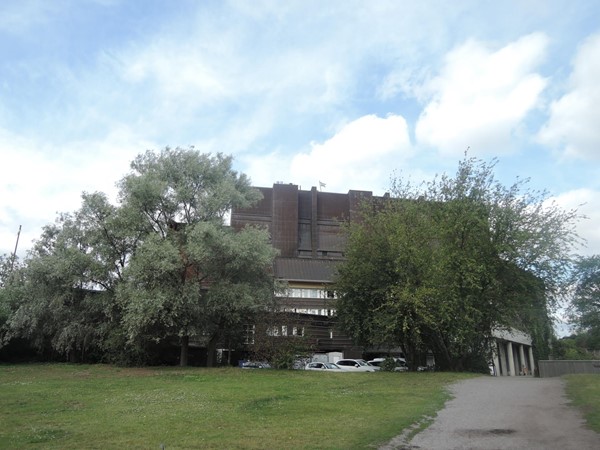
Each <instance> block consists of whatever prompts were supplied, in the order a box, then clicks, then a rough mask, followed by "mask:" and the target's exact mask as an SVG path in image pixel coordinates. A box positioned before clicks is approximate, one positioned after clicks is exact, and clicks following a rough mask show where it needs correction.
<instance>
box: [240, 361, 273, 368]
mask: <svg viewBox="0 0 600 450" xmlns="http://www.w3.org/2000/svg"><path fill="white" fill-rule="evenodd" d="M240 367H241V368H242V369H270V368H271V365H270V364H269V363H268V362H264V361H243V362H242V363H241V365H240Z"/></svg>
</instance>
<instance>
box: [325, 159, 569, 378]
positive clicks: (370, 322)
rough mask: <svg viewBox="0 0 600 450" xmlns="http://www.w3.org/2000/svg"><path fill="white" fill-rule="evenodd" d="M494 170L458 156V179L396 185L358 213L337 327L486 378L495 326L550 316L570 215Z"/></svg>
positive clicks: (565, 262)
mask: <svg viewBox="0 0 600 450" xmlns="http://www.w3.org/2000/svg"><path fill="white" fill-rule="evenodd" d="M494 165H495V161H493V162H492V163H485V162H482V161H480V160H477V159H474V158H468V157H465V158H464V159H463V160H462V161H461V162H460V163H459V167H458V171H457V173H456V176H455V177H450V176H447V175H443V176H441V177H436V178H435V179H434V180H433V181H432V182H430V183H425V184H423V185H421V186H419V187H414V186H412V185H411V184H410V183H405V182H403V181H402V180H398V179H397V180H394V183H393V186H392V194H393V195H392V197H391V198H390V199H389V200H385V199H384V200H383V201H382V202H381V203H380V204H375V205H373V204H370V205H365V207H364V210H363V218H362V220H361V221H359V222H357V223H354V224H351V225H350V226H349V228H348V247H347V249H346V256H347V261H346V262H345V264H343V265H342V267H341V269H340V270H339V276H338V279H337V282H336V289H337V291H338V294H339V297H340V298H339V300H338V305H337V311H338V315H339V319H340V322H341V324H342V326H343V327H344V329H345V330H346V331H347V332H348V333H349V334H350V335H351V336H353V337H354V338H355V339H356V340H357V341H358V342H360V343H363V344H382V343H388V344H390V343H391V344H396V345H402V346H403V347H404V350H405V352H406V353H407V354H408V356H409V358H412V359H413V361H412V363H413V365H415V364H417V363H419V362H420V361H418V355H419V353H422V352H423V351H424V350H426V349H428V350H430V351H433V353H434V355H435V357H436V364H437V365H439V366H441V367H442V368H448V369H453V370H463V369H466V368H471V369H473V368H481V369H482V370H483V368H484V367H486V366H487V362H486V360H489V359H488V358H489V349H490V346H489V341H490V339H491V337H492V330H493V328H494V327H501V326H514V325H515V324H518V323H519V321H520V319H519V318H520V317H523V316H524V314H525V312H531V310H532V308H534V309H535V310H536V313H537V314H538V316H539V317H540V318H543V317H547V310H546V306H547V305H550V306H552V305H554V304H555V302H556V299H557V298H558V297H559V296H560V295H561V293H562V292H563V288H564V285H565V281H566V277H565V276H564V271H565V269H566V268H568V266H569V264H570V250H571V248H572V247H573V246H574V245H575V244H576V243H577V242H578V238H577V235H576V234H575V232H574V230H573V222H574V221H575V220H576V219H577V217H578V216H577V213H576V211H563V210H561V209H560V208H559V207H558V206H556V205H555V204H549V203H548V202H547V194H546V193H543V192H542V193H540V192H535V191H530V190H524V187H525V183H526V182H525V181H517V182H516V183H515V184H514V185H512V186H510V187H508V188H506V187H504V186H503V185H501V184H500V183H499V182H498V181H496V180H495V178H494V175H493V168H494ZM540 297H542V298H543V299H544V301H543V302H542V304H541V305H540V304H539V299H540ZM534 299H535V301H534ZM521 322H522V321H521Z"/></svg>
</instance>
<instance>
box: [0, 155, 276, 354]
mask: <svg viewBox="0 0 600 450" xmlns="http://www.w3.org/2000/svg"><path fill="white" fill-rule="evenodd" d="M231 165H232V159H231V157H226V156H223V155H221V154H218V155H216V156H211V155H203V154H200V153H199V152H197V151H195V150H194V149H193V148H192V149H174V150H172V149H169V148H167V149H165V150H163V151H161V152H158V153H156V152H152V151H148V152H146V153H144V154H142V155H139V156H138V157H137V158H136V159H135V160H134V161H133V162H132V164H131V169H132V170H131V172H130V173H129V174H127V175H126V176H125V177H124V178H123V179H122V180H121V181H120V183H119V186H120V191H119V199H118V203H117V205H113V204H111V203H110V202H109V201H108V199H107V197H106V196H105V195H104V194H102V193H93V194H87V193H84V194H83V195H82V206H81V208H80V209H79V210H77V211H75V212H73V213H65V214H61V215H60V216H59V217H58V219H57V221H56V223H54V224H51V225H48V226H46V227H45V228H44V231H43V233H42V236H41V237H40V239H38V241H37V242H36V244H35V246H34V248H33V249H32V251H31V252H30V254H29V255H28V256H27V258H26V260H25V261H24V263H23V264H22V267H20V268H18V269H16V270H15V271H14V274H13V275H11V277H10V278H11V280H14V282H11V283H10V285H7V286H6V288H5V289H2V291H1V292H0V300H1V301H0V321H4V322H5V323H4V325H3V326H2V329H0V331H1V332H2V336H1V337H2V342H3V343H6V342H8V341H10V340H11V339H18V338H24V339H27V340H28V341H30V342H31V343H32V344H33V345H34V346H35V347H36V348H37V349H38V350H39V351H40V352H45V353H46V354H49V353H51V354H53V355H57V356H58V357H61V358H69V359H73V360H74V359H77V360H100V359H101V360H105V361H109V362H118V363H126V364H132V363H133V364H139V363H146V362H148V361H156V360H155V359H153V355H152V352H153V351H155V350H156V348H157V346H159V345H163V344H165V343H170V342H171V340H173V339H179V340H180V343H181V354H180V362H181V363H182V364H186V363H187V349H188V342H189V339H190V337H192V338H195V339H197V340H200V341H203V342H204V341H206V342H205V343H206V344H207V345H209V347H211V348H213V349H214V346H215V345H216V342H217V339H218V338H219V336H220V335H221V334H222V333H223V330H224V329H225V328H228V329H235V327H236V326H239V327H240V328H241V325H240V323H241V322H243V321H244V320H245V318H246V315H247V314H249V313H250V312H252V311H253V310H255V309H259V308H261V307H263V306H264V305H265V304H268V303H269V302H272V301H273V280H272V275H271V271H272V262H273V258H274V256H275V254H274V250H273V249H272V247H271V245H270V243H269V237H268V233H267V231H266V230H259V229H255V228H248V229H245V230H243V231H242V232H240V233H234V232H233V231H232V230H231V229H229V228H228V227H226V226H225V224H224V218H225V216H226V214H227V213H228V211H229V210H230V209H231V207H232V206H248V205H250V204H251V203H252V202H254V201H256V200H258V199H259V197H260V193H259V192H258V191H257V190H255V189H253V188H251V186H250V182H249V180H248V179H247V177H246V176H245V175H243V174H237V173H236V172H235V171H233V170H232V167H231ZM2 277H3V278H2V281H3V283H4V282H5V278H7V277H5V276H4V275H2ZM1 325H2V323H1V322H0V326H1ZM209 353H212V352H209Z"/></svg>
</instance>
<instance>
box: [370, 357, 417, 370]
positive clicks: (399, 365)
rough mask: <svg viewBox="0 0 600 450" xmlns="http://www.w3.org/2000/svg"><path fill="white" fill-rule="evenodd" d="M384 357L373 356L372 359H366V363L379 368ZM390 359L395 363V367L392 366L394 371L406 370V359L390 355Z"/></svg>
mask: <svg viewBox="0 0 600 450" xmlns="http://www.w3.org/2000/svg"><path fill="white" fill-rule="evenodd" d="M386 359H387V358H373V359H372V360H370V361H368V363H369V364H371V365H372V366H375V367H379V368H380V369H381V366H382V365H383V363H384V361H385V360H386ZM392 359H393V360H394V362H395V363H396V367H394V372H407V371H408V366H407V365H406V360H405V359H404V358H398V357H392Z"/></svg>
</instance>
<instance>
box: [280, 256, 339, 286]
mask: <svg viewBox="0 0 600 450" xmlns="http://www.w3.org/2000/svg"><path fill="white" fill-rule="evenodd" d="M339 263H340V261H334V260H329V259H308V258H306V259H305V258H276V259H275V276H276V277H277V278H280V279H283V280H288V281H304V282H315V283H331V282H332V281H333V277H334V274H335V270H336V266H337V265H338V264H339Z"/></svg>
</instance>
